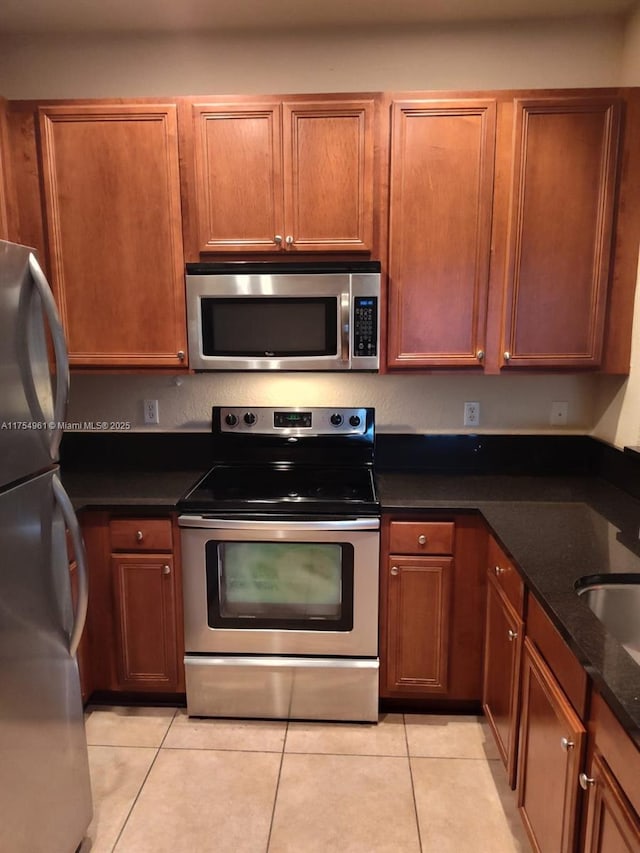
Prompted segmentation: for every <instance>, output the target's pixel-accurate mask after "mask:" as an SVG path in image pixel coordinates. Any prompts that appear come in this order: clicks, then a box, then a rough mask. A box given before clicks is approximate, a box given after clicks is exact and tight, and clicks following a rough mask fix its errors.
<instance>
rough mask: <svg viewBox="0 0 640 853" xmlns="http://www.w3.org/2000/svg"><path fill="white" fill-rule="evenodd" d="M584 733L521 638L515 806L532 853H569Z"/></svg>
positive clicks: (574, 831) (573, 839) (538, 657)
mask: <svg viewBox="0 0 640 853" xmlns="http://www.w3.org/2000/svg"><path fill="white" fill-rule="evenodd" d="M585 734H586V730H585V728H584V726H583V725H582V722H581V721H580V718H579V717H578V715H577V714H576V712H575V711H574V710H573V708H572V707H571V704H570V703H569V701H568V699H567V698H566V696H565V695H564V693H563V691H562V690H561V688H560V686H559V684H558V682H557V681H556V679H555V678H554V675H553V673H552V672H551V670H550V669H549V667H548V666H547V665H546V663H545V662H544V660H543V658H542V657H541V655H540V654H539V653H538V651H537V650H536V648H535V646H534V645H533V643H532V642H531V640H530V639H529V637H527V638H526V639H525V641H524V653H523V661H522V716H521V721H520V740H519V746H518V784H517V794H518V807H519V809H520V813H521V816H522V819H523V821H524V825H525V828H526V830H527V833H528V835H529V839H530V841H531V844H532V846H533V849H534V850H535V851H537V853H572V851H573V850H574V849H575V845H576V840H577V835H578V797H579V790H580V789H579V784H578V777H579V774H580V771H581V769H582V766H583V755H584V745H585Z"/></svg>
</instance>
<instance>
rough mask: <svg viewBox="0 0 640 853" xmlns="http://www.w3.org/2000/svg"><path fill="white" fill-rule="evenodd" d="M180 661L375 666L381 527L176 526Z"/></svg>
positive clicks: (196, 520)
mask: <svg viewBox="0 0 640 853" xmlns="http://www.w3.org/2000/svg"><path fill="white" fill-rule="evenodd" d="M179 523H180V526H181V528H182V531H181V543H182V565H183V586H184V615H185V648H186V651H187V653H192V654H207V653H216V654H220V653H231V654H246V653H250V654H269V655H326V656H354V657H356V656H361V657H376V656H377V653H378V560H379V544H380V534H379V519H377V518H367V519H348V520H344V521H343V520H339V521H336V520H331V521H289V520H273V521H252V520H244V519H243V520H240V519H238V520H236V519H212V518H205V517H202V516H189V515H182V516H180V519H179Z"/></svg>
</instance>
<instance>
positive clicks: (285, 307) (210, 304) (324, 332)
mask: <svg viewBox="0 0 640 853" xmlns="http://www.w3.org/2000/svg"><path fill="white" fill-rule="evenodd" d="M201 310H202V351H203V354H204V355H205V356H238V357H251V358H260V357H262V358H264V357H265V356H267V357H275V358H283V357H291V356H335V355H336V354H337V352H338V335H337V322H336V318H337V316H338V301H337V299H336V298H335V297H324V296H321V297H312V296H305V297H304V298H294V297H267V296H265V297H243V298H241V299H232V298H217V297H216V298H212V297H206V298H204V299H202V306H201Z"/></svg>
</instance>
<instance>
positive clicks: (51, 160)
mask: <svg viewBox="0 0 640 853" xmlns="http://www.w3.org/2000/svg"><path fill="white" fill-rule="evenodd" d="M38 113H39V124H40V141H41V158H42V163H41V165H42V177H43V189H44V201H45V214H46V224H45V227H46V235H47V242H48V247H49V270H50V275H51V279H52V285H53V288H54V292H55V295H56V298H57V301H58V307H59V310H60V314H61V317H62V322H63V324H64V328H65V332H66V336H67V341H68V347H69V356H70V363H71V365H72V366H74V365H75V366H85V367H111V366H113V367H118V366H125V365H126V366H137V367H182V366H185V365H186V356H185V352H186V348H187V347H186V320H185V296H184V253H183V247H182V227H181V207H180V179H179V172H178V143H177V120H176V108H175V106H174V105H170V104H149V105H147V104H113V105H111V104H109V105H106V104H103V105H67V106H45V107H40V108H39V110H38Z"/></svg>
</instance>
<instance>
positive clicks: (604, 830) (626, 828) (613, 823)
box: [585, 750, 640, 853]
mask: <svg viewBox="0 0 640 853" xmlns="http://www.w3.org/2000/svg"><path fill="white" fill-rule="evenodd" d="M587 776H588V783H587V784H588V785H589V798H588V802H587V816H586V839H585V851H586V853H640V819H639V818H638V815H637V814H636V812H635V811H634V809H633V807H632V806H631V804H630V803H629V801H628V800H627V799H626V797H625V796H624V793H623V792H622V789H621V788H620V786H619V785H618V783H617V781H616V779H615V777H614V776H613V774H612V773H611V771H610V770H609V768H608V767H607V765H606V762H605V761H604V759H603V758H602V756H601V755H600V753H599V752H598V751H597V750H595V751H594V753H593V756H592V759H591V762H590V764H589V767H588V768H587Z"/></svg>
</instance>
